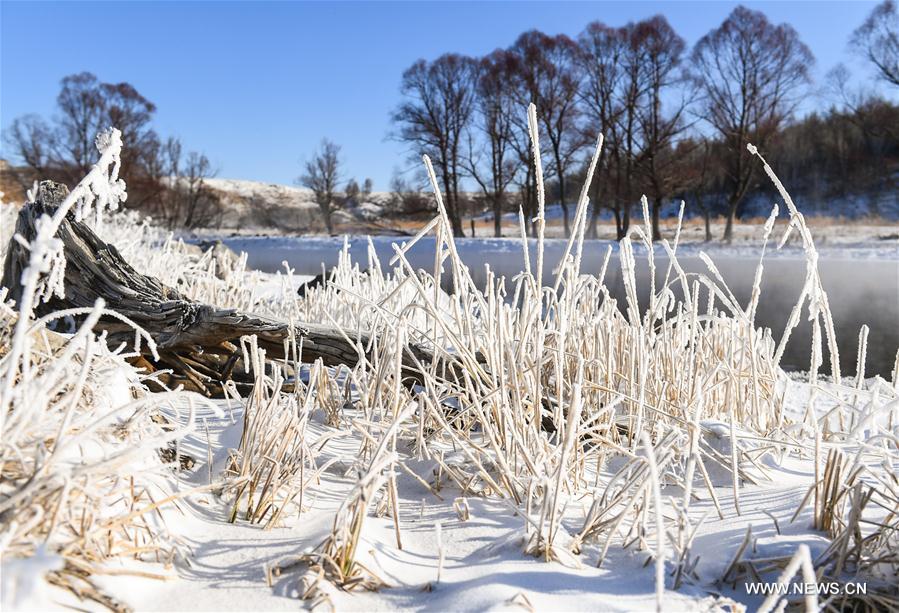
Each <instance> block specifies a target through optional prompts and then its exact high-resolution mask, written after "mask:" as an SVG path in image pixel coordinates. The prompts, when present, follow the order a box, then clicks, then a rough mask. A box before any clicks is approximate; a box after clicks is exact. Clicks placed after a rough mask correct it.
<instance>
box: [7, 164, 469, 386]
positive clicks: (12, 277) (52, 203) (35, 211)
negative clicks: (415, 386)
mask: <svg viewBox="0 0 899 613" xmlns="http://www.w3.org/2000/svg"><path fill="white" fill-rule="evenodd" d="M67 195H68V188H66V186H64V185H62V184H59V183H55V182H52V181H43V182H41V184H40V186H39V188H38V193H37V197H36V198H35V201H34V202H33V203H28V204H26V205H25V206H24V207H23V208H22V210H21V211H20V212H19V216H18V219H17V221H16V233H17V234H19V235H21V236H22V237H24V238H25V240H26V241H30V240H32V239H33V237H34V236H35V222H36V221H37V220H38V219H39V218H40V217H41V216H42V215H44V214H48V215H52V214H53V212H54V211H55V210H56V207H57V206H58V205H59V204H61V203H62V201H63V200H64V199H65V197H66V196H67ZM57 237H58V238H59V239H60V240H62V242H63V245H64V255H65V259H66V268H65V278H64V286H65V297H64V298H58V297H55V296H54V297H52V298H51V299H50V300H49V301H47V302H46V303H42V304H40V305H39V306H38V307H37V308H36V309H35V312H36V314H37V315H38V316H44V315H48V314H50V313H53V312H56V311H60V310H63V309H77V308H91V307H93V306H94V304H95V303H96V301H97V299H98V298H102V299H103V300H104V301H105V303H106V308H107V309H109V310H111V311H115V312H116V313H119V314H121V315H123V316H125V317H127V318H128V319H129V320H131V321H132V322H134V323H135V324H137V325H138V326H140V327H141V328H143V330H144V331H146V332H147V333H148V334H149V335H150V336H151V337H152V338H153V340H154V341H155V343H156V345H157V352H158V358H157V357H156V356H154V355H153V353H152V352H151V351H150V350H149V348H148V347H147V346H146V344H142V347H141V355H140V357H136V358H134V359H133V363H134V364H135V365H137V366H140V367H143V368H145V369H147V370H148V371H149V372H154V371H161V370H170V371H171V374H163V375H161V376H160V377H159V378H160V381H161V382H162V383H163V384H164V385H165V386H166V387H173V386H174V385H177V384H181V385H184V386H185V388H187V389H192V390H194V391H198V392H201V393H204V394H207V395H209V396H215V395H219V394H221V393H222V383H223V382H224V381H227V380H229V379H232V380H236V381H238V382H248V378H246V377H245V376H244V377H241V372H240V371H241V370H242V369H236V368H235V365H236V364H237V363H238V361H239V360H240V359H241V356H242V352H241V350H240V339H241V337H243V336H251V335H255V336H256V338H257V339H258V343H259V346H260V347H262V348H264V349H265V350H266V356H267V358H270V359H275V360H283V359H287V358H289V357H290V356H287V355H285V341H286V340H289V339H290V338H291V336H292V335H293V336H296V339H297V346H298V347H301V355H300V356H299V357H300V361H301V362H303V363H311V362H314V361H315V360H317V359H321V360H322V361H323V362H324V364H325V365H327V366H339V365H345V366H348V367H351V368H352V367H353V366H355V365H356V364H357V363H358V362H359V360H360V359H363V358H369V357H370V356H368V355H366V351H367V350H368V348H370V347H372V340H373V339H372V337H371V335H370V334H369V333H367V332H360V331H350V332H347V334H348V335H349V338H350V339H351V340H348V338H347V336H345V335H344V332H342V331H340V330H338V329H336V328H335V327H332V326H325V325H321V324H312V323H299V324H294V325H293V326H291V325H289V324H288V323H286V322H283V321H278V320H276V319H272V318H269V317H264V316H260V315H254V314H251V313H242V312H239V311H237V310H235V309H222V308H218V307H216V306H213V305H209V304H203V303H199V302H196V301H194V300H191V299H189V298H187V297H186V296H184V295H182V294H181V293H180V292H178V291H177V290H176V289H174V288H171V287H168V286H166V285H165V284H163V283H162V282H161V281H159V280H158V279H156V278H154V277H149V276H147V275H144V274H141V273H139V272H137V271H136V270H135V269H134V268H133V267H132V266H131V265H130V264H128V262H127V261H125V259H124V258H123V257H122V255H121V254H120V253H119V252H118V250H117V249H116V248H115V246H114V245H110V244H108V243H105V242H104V241H103V240H101V239H100V238H99V237H98V236H97V235H96V234H95V233H94V231H93V230H92V229H91V228H90V227H88V226H87V225H86V224H84V223H82V222H80V221H77V220H76V219H75V217H74V215H73V214H71V213H70V214H69V215H68V216H67V217H66V219H65V220H64V221H63V222H62V224H61V226H60V228H59V231H58V232H57ZM28 255H29V252H28V250H27V249H26V248H25V247H24V246H23V245H22V244H20V243H19V242H18V241H16V240H14V239H11V240H10V243H9V249H8V251H7V254H6V259H5V261H4V263H3V279H2V284H3V286H5V287H7V288H8V289H9V295H8V297H9V298H11V299H13V300H15V301H16V303H18V302H19V300H20V298H21V292H22V286H21V277H22V271H23V270H24V268H25V267H26V266H27V264H28ZM95 330H96V331H98V332H100V331H104V332H106V342H107V344H108V345H109V346H110V347H112V348H115V347H118V346H120V345H121V344H122V343H126V344H130V343H133V342H134V329H133V328H132V327H131V326H130V325H128V324H126V323H125V322H123V321H121V320H120V319H117V318H115V317H111V316H104V317H101V319H100V321H99V322H98V324H97V325H96V327H95ZM433 359H434V356H433V353H432V352H431V351H429V350H428V349H426V348H423V347H419V346H416V345H409V346H407V347H406V348H405V351H404V355H403V368H404V371H403V375H404V379H409V380H411V381H420V380H421V371H420V369H419V366H418V365H419V364H422V365H425V366H430V365H431V363H432V360H433ZM437 362H438V372H442V373H443V375H444V376H447V377H448V378H455V376H456V375H458V368H459V362H458V361H457V360H456V359H454V358H452V357H449V356H445V357H439V358H437Z"/></svg>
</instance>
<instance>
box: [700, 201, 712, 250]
mask: <svg viewBox="0 0 899 613" xmlns="http://www.w3.org/2000/svg"><path fill="white" fill-rule="evenodd" d="M702 216H703V218H704V219H705V242H707V243H710V242H712V213H711V211H709V210H708V209H705V210H704V211H703V212H702Z"/></svg>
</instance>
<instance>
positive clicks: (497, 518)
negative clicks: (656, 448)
mask: <svg viewBox="0 0 899 613" xmlns="http://www.w3.org/2000/svg"><path fill="white" fill-rule="evenodd" d="M791 389H792V392H791V396H790V399H789V400H788V402H787V405H788V406H789V407H790V408H791V410H794V411H799V410H800V407H802V406H803V405H804V403H805V401H806V397H807V391H808V390H807V384H802V383H797V384H794V385H793V386H792V388H791ZM219 408H220V409H221V411H220V412H219V413H218V414H216V413H215V412H214V411H212V410H209V409H202V408H201V409H198V414H197V418H198V421H199V422H201V423H203V424H204V428H198V429H197V430H196V431H195V432H194V433H193V434H190V435H188V436H187V437H186V438H185V439H184V440H183V441H182V442H181V446H180V449H181V452H182V453H187V454H189V455H191V456H192V457H195V458H197V459H198V460H199V461H198V463H197V465H196V466H195V467H194V468H193V469H192V470H191V471H190V472H189V473H183V472H182V473H181V474H180V476H179V477H178V479H177V483H176V484H175V487H176V488H179V489H188V488H191V487H197V486H202V485H205V484H206V483H207V481H208V474H209V472H210V471H209V467H208V466H207V464H206V461H205V458H206V457H207V453H208V451H209V450H210V449H211V454H212V457H213V465H212V474H213V475H216V474H218V473H219V472H220V471H221V470H223V469H224V467H225V464H226V461H227V457H228V449H230V448H235V447H236V446H237V445H238V443H239V439H240V433H241V429H242V417H243V413H242V412H243V409H242V408H241V407H235V406H232V407H231V408H232V409H233V411H231V410H228V407H227V405H226V404H225V403H224V402H220V403H219ZM704 426H706V427H707V429H708V434H709V436H711V437H713V438H716V439H719V440H722V441H725V440H726V439H727V437H728V436H729V427H728V426H727V425H726V424H724V423H720V422H718V423H715V422H708V423H704ZM206 428H208V432H209V438H208V440H207V439H206V434H205V429H206ZM329 430H330V428H329V427H328V426H326V425H324V424H323V423H321V420H316V422H315V423H314V424H313V425H312V427H311V431H310V432H309V436H310V438H313V439H315V438H317V437H319V436H321V435H323V434H325V433H327V432H328V431H329ZM360 443H361V437H359V436H347V437H341V438H337V439H332V440H331V442H329V443H328V444H327V446H326V447H325V448H324V450H323V455H322V456H321V458H320V460H321V462H320V463H322V464H323V463H325V462H327V461H328V460H329V459H336V460H338V462H337V463H335V464H334V465H333V466H332V467H331V468H330V469H328V470H327V471H326V472H325V473H324V474H323V475H322V478H321V482H320V483H319V484H318V485H317V486H316V488H315V490H316V493H315V495H314V496H313V497H312V499H311V501H310V502H309V504H308V506H304V509H303V512H302V514H301V515H300V517H298V518H297V517H291V518H289V519H288V520H287V521H285V525H284V526H282V527H276V528H273V529H271V530H265V529H263V528H262V527H261V526H259V525H249V524H247V523H246V522H243V521H240V520H239V521H238V522H237V523H236V524H229V523H227V513H226V507H225V505H223V503H222V502H221V501H220V500H219V499H218V498H217V497H216V496H215V495H214V493H207V492H204V493H199V494H196V495H193V496H191V497H189V498H187V499H185V500H184V501H183V502H182V503H180V509H181V512H180V513H177V514H175V513H169V514H168V517H169V519H170V521H171V522H173V527H174V528H175V529H176V531H177V533H179V534H180V535H181V539H182V540H183V542H184V544H185V545H186V547H187V548H188V549H189V551H190V552H191V556H190V558H189V561H184V562H181V563H180V564H179V565H178V566H177V568H176V569H175V570H176V574H177V576H178V578H177V579H169V580H166V581H159V580H156V579H146V578H142V577H135V576H115V575H110V576H105V577H103V578H102V582H101V585H102V586H104V587H105V588H107V589H109V590H110V591H111V592H112V593H115V594H117V595H119V596H121V597H123V598H125V599H126V601H127V602H128V603H129V604H130V605H131V606H133V607H134V608H135V610H138V611H173V610H182V611H187V610H192V611H246V610H266V611H280V610H296V608H297V606H298V603H297V599H298V597H299V593H300V590H301V587H300V586H301V581H302V578H303V571H302V570H299V569H295V570H292V571H289V572H285V573H283V574H282V575H281V576H278V577H274V578H273V581H272V585H271V586H269V585H268V584H267V581H266V576H267V573H266V569H267V567H268V568H273V567H275V566H277V565H278V564H281V563H284V562H285V561H288V562H289V561H290V560H292V559H294V558H295V557H296V556H298V555H300V554H302V553H303V552H305V551H308V550H310V549H311V548H313V547H315V546H316V545H317V544H318V543H319V542H321V540H322V539H323V538H324V537H325V535H326V533H327V532H328V531H329V529H330V527H331V522H332V521H333V517H334V513H335V512H336V510H337V508H338V506H339V505H340V502H341V500H342V498H343V496H345V495H346V493H348V492H349V490H350V489H351V487H352V485H353V483H354V477H353V475H352V472H353V471H352V470H351V466H352V458H354V457H355V456H356V452H357V449H358V446H359V444H360ZM721 450H722V451H725V449H723V448H722V449H721ZM847 451H848V449H847ZM428 465H429V463H428V462H424V464H421V463H419V464H414V463H412V464H411V466H412V467H413V468H414V469H415V470H417V471H419V472H421V473H422V474H425V473H426V472H427V471H426V470H425V469H426V468H427V467H428ZM766 466H767V468H768V469H770V471H771V475H770V481H766V482H764V483H763V484H762V485H759V486H745V487H744V488H742V490H741V494H740V498H741V506H742V509H743V512H742V515H737V514H736V512H735V511H734V505H733V496H732V494H731V493H730V492H731V490H730V488H729V487H728V486H727V484H722V485H721V486H720V487H719V488H718V490H719V492H718V496H719V502H720V505H721V508H722V509H723V511H724V517H723V518H719V517H718V516H717V514H716V512H715V507H714V506H713V504H712V502H711V500H710V499H709V497H708V496H703V497H702V499H701V500H699V501H697V502H695V503H694V506H693V507H692V512H693V513H695V514H696V515H697V516H705V517H706V520H705V521H704V522H703V523H702V525H701V527H700V529H699V531H698V533H697V535H696V538H695V542H694V546H693V548H692V552H691V553H692V555H694V556H698V557H699V558H700V562H699V564H698V567H697V571H698V575H699V577H700V581H698V582H695V584H693V585H690V584H688V585H686V586H685V587H684V588H682V589H681V590H679V591H678V592H674V591H672V590H671V589H670V587H671V586H670V580H671V579H670V577H669V578H668V582H669V585H668V588H669V589H667V590H666V592H665V607H666V610H679V611H680V610H683V611H708V610H712V609H715V608H716V607H720V606H722V605H723V604H725V603H726V602H727V599H733V600H735V601H736V602H739V603H741V604H743V605H745V606H746V607H747V608H748V609H749V610H753V609H755V608H757V607H758V606H759V605H760V604H761V601H762V597H761V596H752V595H748V594H747V593H746V592H745V590H743V589H733V588H732V587H730V586H729V585H720V584H718V583H716V580H717V578H719V577H720V576H721V575H722V574H723V573H724V570H725V569H726V568H727V566H728V564H729V563H730V561H731V558H732V556H733V554H734V552H735V550H736V548H737V547H738V545H739V544H740V541H741V540H742V539H743V536H744V534H745V532H746V529H747V527H750V526H751V528H752V535H753V536H754V537H755V538H756V542H755V550H754V554H753V555H754V557H758V558H764V557H773V556H784V555H785V556H789V555H792V553H793V552H794V551H795V549H796V546H797V544H800V543H805V544H808V545H809V546H810V547H811V550H812V555H813V557H814V556H815V555H816V554H818V553H820V552H821V551H823V549H824V548H826V546H827V545H828V543H829V541H828V540H827V539H825V538H824V537H823V535H822V534H821V533H820V532H817V531H815V530H813V529H811V527H810V511H809V509H808V508H806V510H805V511H804V512H802V513H801V514H800V515H799V517H798V518H797V519H796V520H795V521H792V522H791V521H790V517H791V516H792V514H793V512H794V511H795V509H796V508H797V506H798V505H799V503H800V501H801V499H802V497H803V495H804V494H805V491H806V488H807V487H808V485H809V483H810V482H811V479H812V478H813V475H814V469H813V465H812V463H811V462H810V461H809V460H808V459H805V460H800V459H798V458H796V457H792V456H786V457H785V458H784V459H783V460H782V461H775V460H774V459H773V457H772V458H769V462H767V464H766ZM398 490H399V492H400V494H401V500H400V506H399V508H400V517H401V528H402V541H403V547H402V549H401V550H400V549H398V548H397V547H396V541H395V537H394V531H393V527H392V520H391V519H390V518H389V517H375V516H370V517H368V518H367V520H366V527H365V531H364V537H363V539H362V544H361V545H360V547H359V550H360V552H361V561H362V562H363V563H364V564H365V565H366V566H367V567H368V568H370V569H372V570H373V571H374V572H375V573H377V575H378V576H379V577H380V578H381V579H382V580H383V581H384V582H385V583H386V584H387V585H386V586H385V587H384V588H382V589H381V590H379V591H377V592H366V591H361V590H357V591H353V592H344V591H341V590H337V589H333V588H331V589H327V595H328V598H329V599H330V603H331V604H332V605H333V607H334V608H335V609H337V610H340V611H391V610H438V611H439V610H454V611H485V610H514V609H518V608H520V607H521V606H525V608H526V606H527V605H529V606H531V607H533V608H534V609H535V610H566V611H569V610H570V611H596V610H603V611H639V610H651V609H653V608H654V606H655V594H654V579H653V575H654V571H653V568H652V565H651V564H649V565H647V564H646V562H647V560H648V559H649V558H648V554H647V552H637V551H633V550H622V549H620V548H613V550H612V554H611V555H610V556H609V557H608V558H607V560H606V562H605V563H604V564H603V567H602V568H599V569H598V568H596V567H595V561H596V555H597V550H596V548H595V547H587V548H585V550H584V551H583V553H582V555H580V556H578V558H577V560H576V563H575V564H562V563H558V562H544V561H542V560H539V559H536V558H534V557H532V556H529V555H527V554H525V553H523V542H524V536H523V522H522V520H521V519H520V518H517V517H516V516H515V515H514V514H513V513H510V512H509V507H508V505H507V504H506V503H503V502H502V501H498V500H495V499H485V498H478V497H468V498H466V504H467V506H468V507H469V508H470V515H469V516H468V518H467V519H464V518H463V517H460V514H459V513H457V512H456V511H455V510H454V509H453V507H452V505H451V504H449V503H448V502H447V501H452V500H453V499H455V498H457V497H458V495H459V494H460V492H459V491H458V490H454V489H453V488H444V489H442V490H441V491H440V495H441V496H442V497H443V499H444V500H443V501H441V500H438V499H437V498H436V497H435V496H434V495H433V494H432V493H430V492H428V491H427V490H426V489H425V488H424V487H422V486H421V485H420V484H419V483H417V482H416V481H415V480H413V479H412V478H410V477H408V476H407V475H402V476H401V477H400V478H399V481H398ZM666 495H674V492H667V493H666ZM588 506H589V501H583V500H582V501H578V500H571V501H569V504H568V508H567V511H566V514H565V518H566V519H565V520H564V521H563V525H565V526H567V527H568V528H569V529H571V530H576V529H577V528H578V527H579V525H580V522H581V520H582V518H583V517H584V515H585V513H586V509H587V507H588ZM775 520H776V522H777V524H778V525H777V527H775ZM438 523H439V524H441V526H442V530H441V532H442V535H441V536H442V538H441V541H442V556H443V558H444V561H443V564H442V571H441V574H440V581H439V582H438V581H437V567H438V560H439V558H440V555H441V551H440V549H441V548H440V547H438V539H437V534H436V526H437V524H438ZM778 530H779V531H780V534H778ZM54 563H55V558H54V557H53V556H52V555H43V554H40V555H39V556H37V557H35V558H31V559H29V560H28V561H26V562H19V561H16V562H14V563H9V564H7V563H6V562H4V568H3V571H4V572H3V574H4V582H5V583H4V610H13V609H16V610H27V609H29V608H30V609H31V610H39V609H41V608H44V607H46V606H48V603H49V602H50V601H46V600H41V598H44V597H45V596H46V594H48V593H50V594H52V593H54V592H52V591H49V592H48V591H46V590H44V591H41V590H35V589H34V585H33V584H32V583H31V582H29V580H28V576H31V575H32V574H33V572H35V571H36V570H40V569H43V568H44V567H45V566H46V567H47V568H49V567H51V566H52V564H54ZM141 568H142V569H143V570H144V571H146V572H149V573H160V574H163V575H167V576H170V577H171V576H173V573H172V572H171V571H166V570H164V569H162V568H161V567H157V566H156V565H152V564H143V565H141ZM7 582H16V584H17V585H19V587H18V589H17V590H16V591H14V592H11V591H9V590H8V588H7V585H8V583H7ZM29 588H30V589H29ZM10 594H14V595H15V596H9V600H7V598H8V595H10ZM12 598H18V600H12ZM51 608H52V607H51Z"/></svg>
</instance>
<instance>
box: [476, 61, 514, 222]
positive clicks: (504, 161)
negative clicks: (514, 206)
mask: <svg viewBox="0 0 899 613" xmlns="http://www.w3.org/2000/svg"><path fill="white" fill-rule="evenodd" d="M508 76H509V66H508V54H507V53H506V52H504V51H502V50H497V51H494V52H493V53H491V54H490V55H488V56H487V57H485V58H483V59H481V61H480V63H479V72H478V78H477V83H476V87H475V91H476V93H477V111H478V112H477V121H476V126H477V130H478V132H480V134H481V136H482V138H483V139H484V144H486V149H487V150H488V151H487V155H486V156H485V155H483V149H484V147H480V146H476V145H475V141H476V139H475V137H474V135H473V134H471V133H470V132H469V134H468V149H467V154H466V156H465V157H464V163H465V169H466V171H467V172H468V174H470V175H471V177H472V178H473V179H474V180H475V182H476V183H477V184H478V185H479V186H480V188H481V191H482V192H484V198H485V199H486V200H487V202H488V203H489V204H490V207H491V209H492V210H493V234H494V235H495V236H502V214H503V204H504V202H505V198H506V190H507V189H508V188H509V184H510V183H511V182H512V180H513V179H514V178H515V173H516V164H515V162H514V161H513V160H512V159H510V158H511V155H512V153H513V151H512V148H513V138H514V136H513V132H514V130H515V123H514V120H513V117H514V115H515V110H516V105H515V99H514V97H513V95H512V92H510V91H509V88H508V87H507V85H506V83H507V80H508ZM478 144H479V145H480V143H478ZM485 158H486V159H485ZM485 166H486V168H485Z"/></svg>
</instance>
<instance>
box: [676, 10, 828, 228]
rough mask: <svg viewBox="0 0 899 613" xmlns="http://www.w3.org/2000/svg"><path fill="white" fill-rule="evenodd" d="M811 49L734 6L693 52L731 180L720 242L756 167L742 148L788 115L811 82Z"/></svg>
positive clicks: (792, 33)
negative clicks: (720, 139) (724, 147)
mask: <svg viewBox="0 0 899 613" xmlns="http://www.w3.org/2000/svg"><path fill="white" fill-rule="evenodd" d="M813 62H814V57H813V56H812V53H811V51H809V49H808V47H806V46H805V45H804V44H803V43H802V41H800V40H799V35H798V34H797V33H796V30H794V29H793V28H792V27H791V26H789V25H787V24H780V25H774V24H772V23H771V22H769V21H768V18H767V17H765V15H764V14H762V13H760V12H758V11H751V10H749V9H747V8H745V7H742V6H738V7H737V8H735V9H734V10H733V12H731V14H730V15H729V16H728V18H727V19H726V20H725V21H724V23H722V24H721V26H720V27H718V28H717V29H715V30H712V31H711V32H709V33H708V34H706V35H705V36H703V37H702V38H701V39H700V40H699V42H698V43H696V47H695V48H694V49H693V55H692V64H693V66H694V69H695V71H696V73H695V78H696V83H697V85H698V86H699V87H700V89H701V91H702V94H703V96H704V100H703V109H702V114H703V117H704V118H705V119H706V120H707V121H708V122H709V123H710V124H711V125H712V127H713V128H714V129H715V130H717V131H718V133H719V134H720V136H721V138H722V139H723V140H724V143H725V145H726V150H725V152H726V154H725V159H724V160H723V163H724V167H725V171H726V174H727V177H728V181H729V190H728V191H729V194H728V201H727V205H728V212H727V225H726V227H725V231H724V239H725V240H728V241H729V240H731V238H732V237H733V225H734V219H735V217H736V214H737V208H738V206H739V205H740V203H741V202H742V200H743V198H744V196H745V195H746V192H747V190H748V189H749V186H750V184H751V181H752V177H753V174H754V170H755V167H754V165H753V163H752V159H751V158H750V156H749V153H748V152H747V151H746V145H747V143H749V142H752V143H754V144H755V145H756V146H758V147H761V148H764V147H765V146H766V145H768V144H769V142H770V140H771V138H772V137H773V136H774V135H775V134H776V133H777V131H778V129H779V128H780V127H781V126H782V125H783V124H784V122H785V121H786V120H787V119H788V118H789V117H790V115H791V114H792V112H793V111H794V110H795V107H796V105H797V104H798V102H799V100H800V96H801V95H802V88H803V86H804V85H806V84H807V83H808V82H809V80H810V79H809V68H810V67H811V65H812V64H813Z"/></svg>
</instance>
